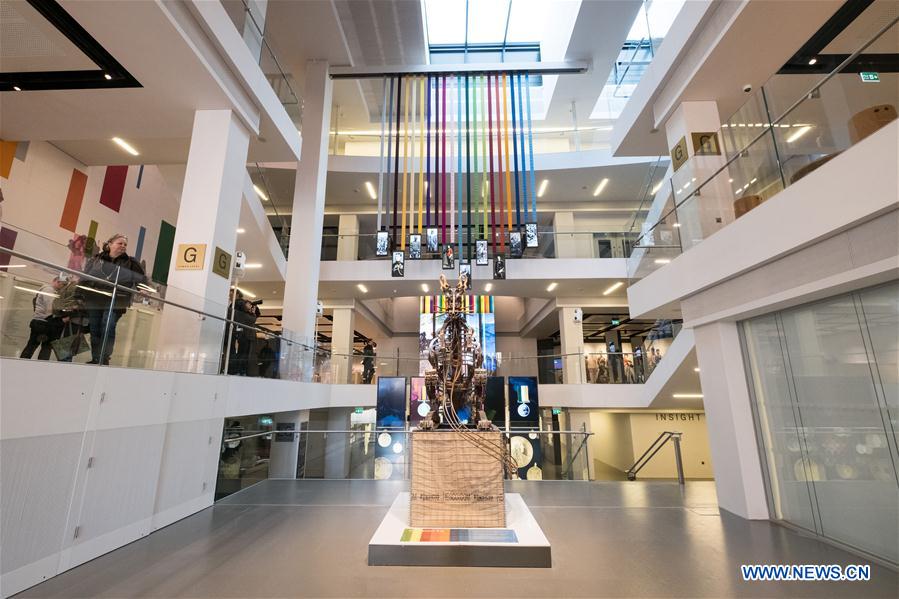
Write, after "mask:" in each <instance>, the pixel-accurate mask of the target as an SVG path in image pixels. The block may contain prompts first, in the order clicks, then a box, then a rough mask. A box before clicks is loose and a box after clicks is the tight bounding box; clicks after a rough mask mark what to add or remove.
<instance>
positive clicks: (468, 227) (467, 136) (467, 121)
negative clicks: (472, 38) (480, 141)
mask: <svg viewBox="0 0 899 599" xmlns="http://www.w3.org/2000/svg"><path fill="white" fill-rule="evenodd" d="M470 88H471V86H470V79H469V77H468V75H465V167H466V168H465V195H466V197H467V200H466V201H467V202H468V205H467V206H466V210H465V211H466V213H467V214H466V217H465V245H466V246H467V247H466V249H467V251H468V259H469V260H471V110H470V107H471V102H470V101H469V100H470V93H471V89H470ZM459 259H460V260H461V259H462V252H459Z"/></svg>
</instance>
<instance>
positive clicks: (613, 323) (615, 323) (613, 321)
mask: <svg viewBox="0 0 899 599" xmlns="http://www.w3.org/2000/svg"><path fill="white" fill-rule="evenodd" d="M620 324H621V320H619V319H617V318H613V319H612V326H613V327H617V326H618V325H620Z"/></svg>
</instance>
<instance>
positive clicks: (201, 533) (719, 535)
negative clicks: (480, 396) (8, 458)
mask: <svg viewBox="0 0 899 599" xmlns="http://www.w3.org/2000/svg"><path fill="white" fill-rule="evenodd" d="M405 489H406V485H405V484H404V483H402V482H383V481H382V482H375V481H316V480H307V481H265V482H262V483H260V484H258V485H256V486H253V487H250V488H248V489H245V490H243V491H241V492H239V493H236V494H234V495H232V496H230V497H228V498H227V499H225V500H223V501H221V502H219V503H217V504H216V505H215V506H214V507H212V508H209V509H207V510H204V511H202V512H200V513H198V514H195V515H193V516H191V517H189V518H186V519H184V520H182V521H180V522H177V523H175V524H173V525H171V526H169V527H167V528H165V529H163V530H160V531H157V532H156V533H154V534H152V535H150V536H148V537H146V538H144V539H141V540H140V541H136V542H134V543H132V544H130V545H128V546H126V547H123V548H121V549H118V550H116V551H113V552H112V553H109V554H107V555H104V556H102V557H100V558H97V559H95V560H93V561H92V562H89V563H87V564H84V565H82V566H80V567H78V568H75V569H73V570H70V571H69V572H66V573H64V574H62V575H60V576H57V577H56V578H53V579H51V580H48V581H47V582H44V583H42V584H40V585H38V586H36V587H32V588H31V589H29V590H27V591H25V592H23V593H21V594H20V595H19V596H20V597H462V596H465V597H515V598H518V597H853V598H857V597H896V596H897V589H899V577H897V573H896V572H894V571H892V570H889V569H886V568H883V567H880V566H877V565H873V566H872V569H871V578H872V579H871V581H869V582H859V583H849V582H815V583H798V582H754V583H753V582H743V581H742V579H741V577H740V565H741V564H766V563H773V564H834V563H836V564H844V565H845V564H857V563H868V562H866V561H865V560H863V559H861V558H859V557H856V556H854V555H852V554H849V553H846V552H844V551H841V550H839V549H836V548H834V547H831V546H830V545H827V544H824V543H821V542H819V541H816V540H814V539H811V538H807V537H805V536H802V535H800V534H797V533H795V532H793V531H791V530H788V529H785V528H783V527H780V526H777V525H773V524H771V523H769V522H749V521H746V520H742V519H740V518H737V517H735V516H732V515H730V514H727V513H726V512H722V513H721V514H719V512H718V509H717V507H716V505H717V504H716V498H715V487H714V483H711V482H693V483H688V484H687V485H686V487H685V488H684V489H683V490H682V489H681V488H680V487H679V486H678V485H677V484H674V483H668V482H664V483H652V482H604V483H583V482H573V483H572V482H549V481H547V482H542V483H541V482H530V483H528V482H515V483H511V484H509V487H508V489H507V490H508V491H511V492H518V493H521V494H522V495H523V497H524V498H525V501H526V502H527V504H528V506H529V507H530V508H531V511H532V512H533V514H534V516H535V518H536V519H537V521H538V522H539V524H540V526H541V527H542V528H543V531H544V533H545V534H546V536H547V537H548V538H549V540H550V542H551V543H552V545H553V567H552V568H551V569H503V568H483V569H482V568H433V567H420V568H412V567H370V566H368V565H367V564H366V556H367V545H368V540H369V538H370V537H371V535H372V533H373V532H374V530H375V529H376V528H377V526H378V524H379V522H380V520H381V518H382V517H383V516H384V514H385V513H386V512H387V508H388V507H389V505H390V503H391V502H392V501H393V499H394V497H396V494H397V493H399V492H400V491H401V490H405Z"/></svg>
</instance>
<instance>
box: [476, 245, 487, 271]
mask: <svg viewBox="0 0 899 599" xmlns="http://www.w3.org/2000/svg"><path fill="white" fill-rule="evenodd" d="M474 247H475V264H477V265H478V266H486V265H487V263H488V260H487V240H486V239H478V240H477V241H475V242H474Z"/></svg>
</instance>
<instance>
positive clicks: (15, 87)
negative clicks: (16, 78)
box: [12, 85, 22, 92]
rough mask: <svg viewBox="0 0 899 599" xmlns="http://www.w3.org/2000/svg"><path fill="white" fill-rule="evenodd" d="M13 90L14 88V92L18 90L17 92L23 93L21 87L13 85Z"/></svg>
mask: <svg viewBox="0 0 899 599" xmlns="http://www.w3.org/2000/svg"><path fill="white" fill-rule="evenodd" d="M12 88H13V89H14V90H16V91H17V92H20V91H22V88H21V87H19V86H18V85H13V86H12Z"/></svg>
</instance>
